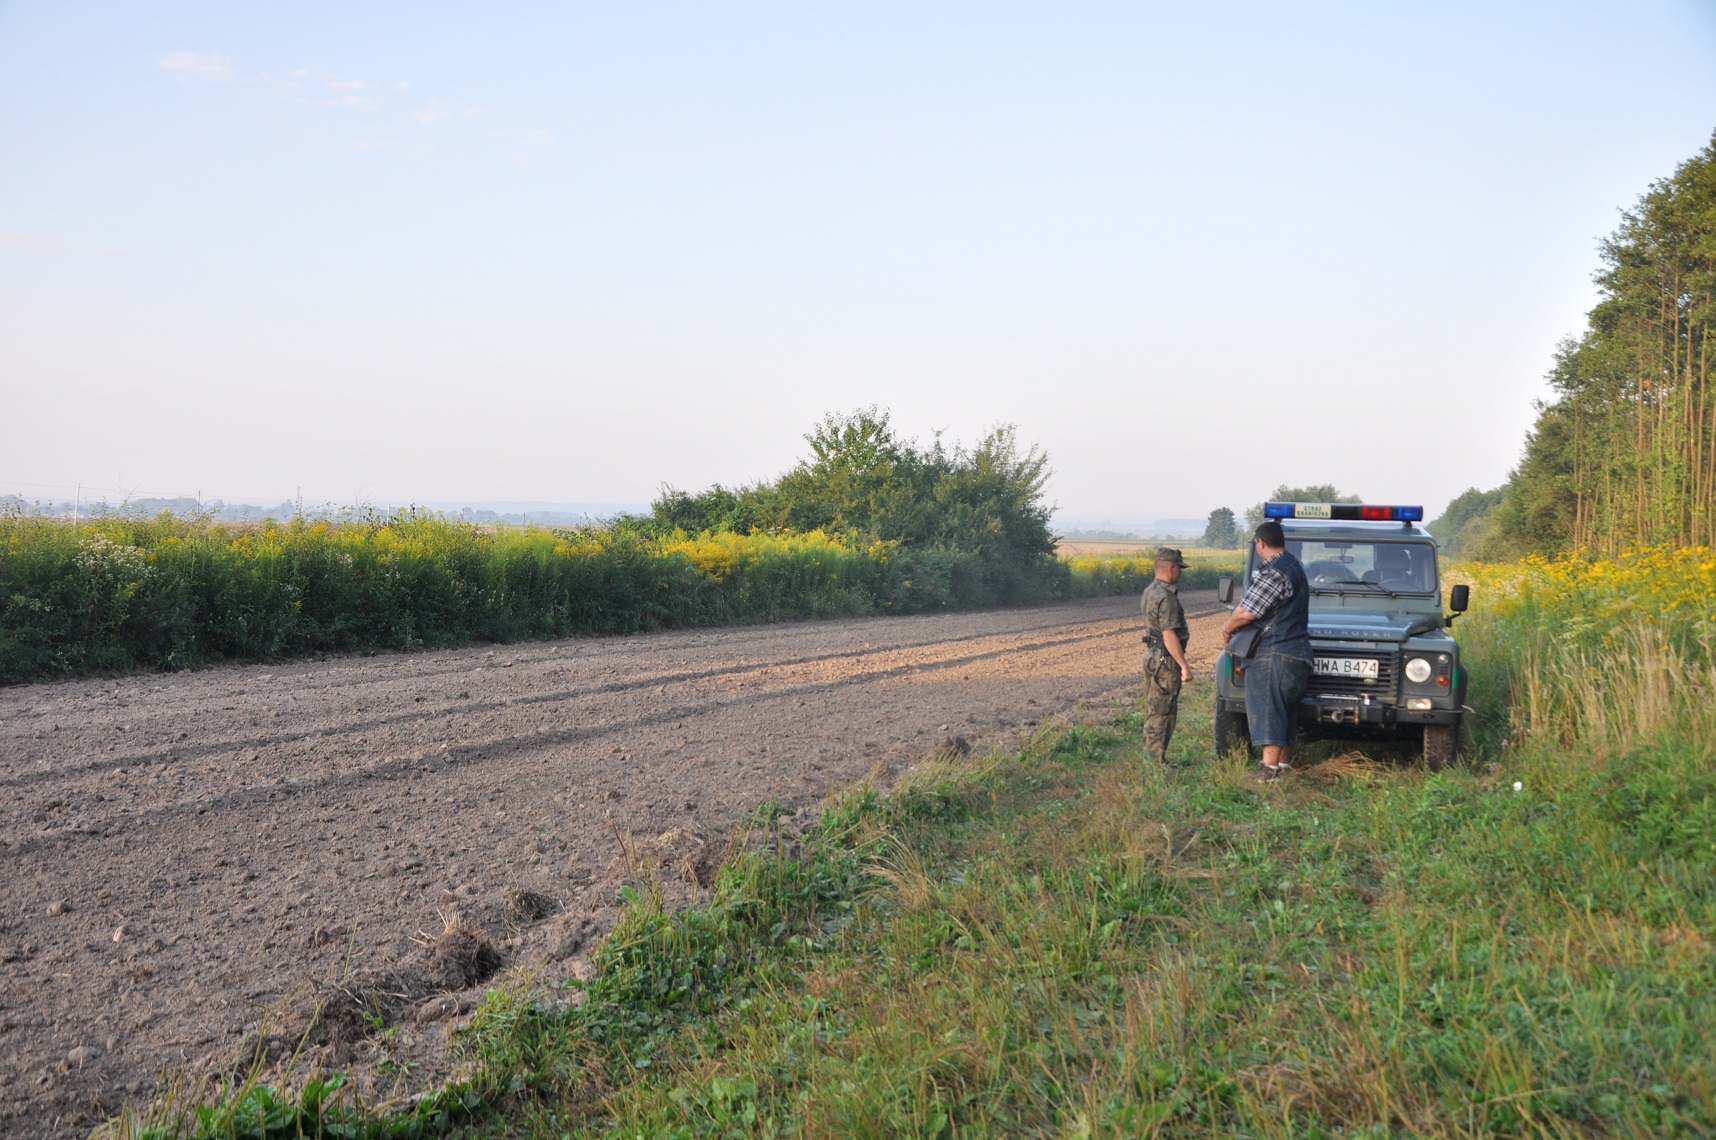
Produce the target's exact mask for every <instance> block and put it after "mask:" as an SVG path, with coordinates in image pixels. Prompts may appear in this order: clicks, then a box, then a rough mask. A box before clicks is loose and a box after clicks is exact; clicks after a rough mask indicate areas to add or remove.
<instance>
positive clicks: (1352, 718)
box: [1215, 503, 1467, 769]
mask: <svg viewBox="0 0 1716 1140" xmlns="http://www.w3.org/2000/svg"><path fill="white" fill-rule="evenodd" d="M1264 516H1265V517H1266V518H1273V519H1276V520H1278V521H1279V522H1280V523H1281V529H1282V531H1283V532H1284V533H1285V534H1286V536H1287V549H1288V550H1290V551H1292V552H1293V554H1294V555H1295V556H1296V557H1297V558H1298V559H1299V561H1300V562H1301V563H1303V564H1304V567H1305V578H1306V580H1307V581H1308V582H1309V583H1310V586H1311V654H1312V657H1313V659H1314V660H1313V664H1312V669H1311V681H1310V684H1309V685H1308V686H1307V687H1306V690H1305V697H1304V699H1303V700H1302V701H1301V702H1300V704H1299V726H1300V733H1301V734H1302V735H1305V736H1313V737H1327V736H1361V737H1362V736H1392V737H1397V738H1405V739H1407V740H1409V741H1411V742H1412V743H1417V740H1418V739H1419V738H1420V734H1421V738H1422V741H1423V747H1424V759H1425V762H1426V763H1427V764H1428V765H1429V766H1430V767H1431V768H1433V769H1441V768H1445V767H1447V766H1448V765H1450V764H1452V763H1453V762H1454V757H1455V754H1456V752H1457V751H1458V748H1459V740H1460V717H1461V714H1462V711H1463V709H1464V705H1465V697H1466V672H1465V670H1464V669H1463V668H1461V665H1460V647H1459V645H1458V644H1457V643H1456V642H1455V641H1454V639H1453V637H1451V636H1450V635H1449V633H1448V626H1449V624H1450V623H1451V622H1453V620H1454V618H1455V617H1457V616H1458V615H1459V614H1460V613H1462V612H1464V610H1465V609H1466V605H1467V588H1466V587H1465V586H1463V585H1460V586H1455V587H1454V588H1453V590H1452V591H1451V593H1450V595H1449V599H1448V605H1449V609H1451V610H1452V611H1453V612H1452V613H1444V612H1443V609H1442V586H1441V580H1440V578H1439V577H1438V573H1437V566H1436V540H1435V539H1434V538H1432V537H1431V536H1430V532H1429V531H1426V530H1425V529H1424V528H1423V527H1422V526H1419V525H1417V524H1418V523H1419V521H1420V520H1422V519H1423V517H1424V509H1423V508H1422V507H1405V506H1372V505H1359V504H1347V503H1266V504H1264ZM1256 571H1257V551H1256V548H1255V547H1253V549H1252V551H1251V557H1250V560H1249V561H1248V563H1247V565H1246V568H1245V576H1244V578H1243V580H1242V581H1241V583H1240V584H1239V590H1238V592H1236V591H1235V583H1234V581H1233V579H1232V578H1223V579H1221V581H1220V583H1219V584H1218V586H1217V587H1216V597H1217V598H1218V599H1219V600H1220V601H1221V603H1222V604H1223V605H1225V606H1228V607H1229V608H1230V609H1231V608H1232V607H1233V606H1234V605H1235V604H1237V601H1238V599H1239V597H1241V596H1242V595H1243V592H1244V587H1245V585H1246V584H1248V583H1249V582H1250V581H1251V576H1252V574H1254V573H1256ZM1215 744H1216V751H1217V752H1218V753H1222V754H1225V753H1227V752H1228V751H1229V750H1230V749H1232V748H1237V747H1247V748H1249V747H1250V735H1249V733H1248V732H1247V728H1246V721H1245V662H1244V661H1243V660H1237V659H1234V658H1231V657H1230V656H1229V655H1228V654H1227V653H1226V652H1225V651H1224V652H1223V653H1222V655H1221V657H1220V658H1219V659H1218V660H1217V662H1216V707H1215Z"/></svg>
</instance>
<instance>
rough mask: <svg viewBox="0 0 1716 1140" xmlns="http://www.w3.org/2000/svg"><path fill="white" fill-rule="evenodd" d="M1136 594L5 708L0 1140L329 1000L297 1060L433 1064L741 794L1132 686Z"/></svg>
mask: <svg viewBox="0 0 1716 1140" xmlns="http://www.w3.org/2000/svg"><path fill="white" fill-rule="evenodd" d="M1185 596H1186V600H1187V603H1188V607H1187V608H1188V611H1189V612H1190V613H1191V614H1192V615H1193V650H1194V654H1193V656H1194V665H1200V666H1202V667H1203V668H1205V669H1207V668H1208V666H1209V663H1210V661H1211V660H1212V659H1213V657H1214V652H1215V646H1216V644H1217V640H1218V639H1217V637H1216V629H1217V628H1218V625H1219V622H1218V620H1217V615H1219V614H1220V612H1221V611H1220V610H1219V609H1218V608H1217V607H1216V606H1215V603H1214V598H1213V595H1212V594H1209V593H1197V594H1193V593H1188V594H1187V595H1185ZM1137 604H1138V603H1137V599H1136V598H1105V599H1094V600H1089V601H1084V602H1078V603H1072V604H1066V605H1059V606H1052V607H1042V608H1033V609H1021V610H1007V611H991V612H983V613H967V614H950V615H942V616H932V617H911V618H873V619H861V620H844V621H828V622H806V623H798V624H785V625H773V626H751V627H742V628H732V629H720V630H695V631H677V632H669V633H659V634H649V635H643V636H637V637H628V638H611V639H568V640H563V641H551V642H531V643H527V644H518V645H505V646H480V647H471V648H466V649H459V650H450V651H438V652H427V653H415V654H400V655H386V656H374V657H347V658H337V659H330V660H325V661H316V662H305V661H298V662H288V663H282V664H276V665H253V666H233V667H224V668H219V669H212V670H207V671H204V672H197V673H183V674H174V675H160V674H156V675H146V676H131V677H125V678H121V679H119V680H88V681H75V682H66V683H59V684H53V685H39V686H23V687H16V688H11V689H6V690H0V789H3V793H0V794H3V797H4V798H3V801H0V820H4V826H3V827H0V869H3V872H4V873H3V876H0V1134H4V1135H19V1136H52V1135H72V1134H83V1133H86V1132H87V1131H88V1130H89V1129H90V1127H91V1126H93V1125H94V1124H97V1123H99V1122H100V1120H102V1119H103V1118H105V1117H106V1116H108V1115H110V1114H111V1113H113V1112H115V1111H116V1110H117V1109H118V1108H119V1107H120V1106H121V1104H123V1103H125V1102H128V1101H129V1102H132V1103H136V1102H138V1101H140V1100H146V1099H147V1098H148V1097H149V1096H150V1094H151V1092H152V1090H153V1089H154V1087H155V1082H156V1080H157V1078H158V1077H159V1075H160V1074H162V1073H163V1072H165V1071H171V1070H173V1069H175V1068H178V1069H179V1070H180V1071H181V1072H184V1073H188V1074H190V1075H191V1076H192V1077H193V1078H196V1077H199V1076H204V1075H207V1074H210V1073H218V1072H220V1071H222V1070H223V1067H226V1068H230V1066H231V1065H232V1064H233V1062H234V1058H236V1057H241V1056H252V1055H254V1054H255V1052H256V1049H257V1047H258V1043H259V1042H260V1045H261V1048H262V1050H263V1054H264V1056H265V1057H266V1058H267V1059H269V1060H271V1061H274V1062H276V1063H283V1062H281V1057H282V1054H283V1053H289V1052H291V1050H292V1047H293V1046H294V1045H295V1044H296V1042H297V1040H298V1039H299V1037H301V1036H302V1035H303V1033H304V1030H305V1028H306V1026H307V1025H309V1024H310V1023H309V1013H310V1012H311V1011H313V1010H314V1009H316V1008H317V1007H321V1008H322V1009H323V1014H322V1018H321V1021H320V1022H318V1023H317V1025H316V1027H315V1029H314V1031H313V1032H312V1034H311V1040H310V1045H309V1049H308V1054H309V1055H308V1059H307V1060H301V1061H300V1062H299V1070H298V1071H300V1072H301V1071H302V1068H303V1066H304V1065H305V1064H307V1063H317V1064H323V1065H337V1066H341V1067H351V1068H353V1069H354V1070H357V1071H360V1072H362V1073H363V1074H364V1079H365V1080H366V1081H370V1082H385V1081H386V1080H392V1079H396V1077H389V1076H387V1074H388V1073H390V1072H392V1073H394V1074H397V1072H398V1070H399V1069H400V1068H402V1067H406V1062H411V1065H410V1066H409V1071H410V1074H411V1076H410V1080H409V1081H407V1082H406V1084H407V1085H408V1084H409V1083H410V1082H411V1081H415V1082H418V1083H421V1082H422V1081H423V1080H426V1079H429V1078H432V1077H433V1076H434V1075H435V1074H436V1073H437V1072H438V1071H439V1070H438V1068H437V1066H438V1065H439V1064H441V1063H442V1060H444V1054H445V1042H446V1039H447V1028H448V1026H449V1025H453V1024H457V1023H458V1022H459V1019H460V1018H461V1017H462V1016H464V1015H465V1014H467V1013H468V1012H469V1010H470V1008H471V1007H472V1005H473V1004H474V1002H475V1001H476V1000H477V998H478V997H479V996H480V994H481V992H482V989H483V986H484V984H485V983H488V984H493V981H492V975H494V974H495V973H496V972H497V971H501V970H513V971H530V972H532V975H533V976H535V977H537V978H539V979H547V980H549V981H552V980H553V979H554V978H555V977H556V976H563V975H566V974H577V973H578V972H580V971H581V970H582V969H584V968H585V967H584V966H583V956H584V954H585V953H587V951H588V949H589V946H590V943H591V941H592V940H593V939H594V938H595V937H597V936H599V935H600V933H601V932H602V931H603V930H604V929H606V928H607V927H608V926H611V925H612V922H613V919H614V916H615V913H616V912H615V910H614V903H615V896H616V892H617V890H618V889H619V887H620V886H621V884H622V883H623V882H624V881H626V880H627V879H628V878H635V877H637V876H639V875H641V874H648V873H652V871H654V872H655V873H659V874H660V877H661V878H662V879H663V880H664V881H667V882H670V883H672V884H679V889H681V890H682V893H691V892H694V891H695V890H696V889H697V886H698V884H699V883H704V884H706V883H707V881H708V879H709V876H710V874H711V873H712V871H713V869H714V867H715V866H716V865H718V863H719V859H720V856H721V853H722V851H723V850H724V849H725V847H726V844H727V841H728V838H729V836H730V834H731V832H732V829H733V826H734V824H735V822H737V821H740V820H742V819H745V818H747V817H748V816H749V815H750V814H751V813H752V812H753V811H754V809H755V808H756V807H757V806H758V805H759V804H760V803H763V802H765V801H767V800H770V799H774V800H777V801H779V802H781V803H782V804H783V805H784V806H785V808H786V810H787V812H788V813H792V812H797V813H799V815H800V817H801V818H803V817H806V815H807V813H808V812H809V810H810V809H811V808H812V807H813V806H814V805H815V804H816V803H817V802H818V801H820V800H821V799H823V798H824V797H825V796H826V795H827V794H829V793H830V791H832V790H836V789H839V788H841V787H844V786H848V785H850V784H852V783H854V782H856V781H858V780H860V779H862V778H864V777H865V776H866V775H867V774H871V773H878V774H879V776H880V778H882V779H886V778H887V777H888V776H889V775H890V774H892V773H894V772H897V771H899V770H900V769H901V768H903V767H904V766H906V765H909V764H911V763H913V762H915V761H917V760H919V759H921V758H923V757H924V756H926V755H929V754H934V753H936V752H938V751H939V750H941V749H942V748H944V747H945V746H947V745H948V744H951V743H955V738H961V737H963V738H964V739H965V740H966V741H968V742H969V743H970V744H972V745H973V746H976V747H980V748H981V747H985V746H989V745H993V744H1005V743H1007V741H1008V739H1009V738H1010V737H1013V736H1016V735H1017V734H1018V733H1020V732H1023V731H1029V730H1030V729H1031V728H1033V727H1034V726H1036V725H1038V724H1040V723H1041V721H1042V720H1043V719H1044V718H1045V717H1050V716H1054V715H1066V714H1071V713H1074V712H1075V710H1077V709H1079V708H1081V707H1083V708H1096V709H1103V710H1106V709H1107V708H1109V707H1110V705H1111V703H1112V702H1113V701H1114V700H1117V699H1126V698H1129V697H1134V696H1136V692H1137V681H1138V671H1139V644H1138V636H1137V624H1138V623H1137V618H1136V612H1137V610H1136V607H1137ZM378 1024H379V1025H383V1026H385V1027H387V1028H388V1029H390V1030H391V1032H388V1033H385V1034H381V1035H378V1034H377V1033H376V1032H375V1027H376V1026H377V1025H378ZM437 1048H439V1050H440V1057H441V1058H442V1060H438V1059H437V1053H436V1050H437ZM389 1061H392V1062H393V1063H392V1064H389V1063H388V1062H389ZM401 1087H405V1086H401Z"/></svg>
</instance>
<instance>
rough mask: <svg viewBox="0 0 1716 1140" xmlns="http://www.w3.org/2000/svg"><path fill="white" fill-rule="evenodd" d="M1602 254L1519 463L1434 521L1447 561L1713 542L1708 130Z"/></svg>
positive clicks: (1715, 426) (1714, 251)
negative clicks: (1448, 550)
mask: <svg viewBox="0 0 1716 1140" xmlns="http://www.w3.org/2000/svg"><path fill="white" fill-rule="evenodd" d="M1598 248H1599V255H1600V258H1601V263H1600V268H1599V269H1598V271H1597V273H1596V274H1595V280H1596V282H1597V286H1598V289H1599V300H1598V302H1597V305H1596V307H1595V308H1593V309H1592V310H1591V312H1590V314H1589V316H1588V318H1587V322H1586V327H1585V329H1584V331H1583V332H1582V333H1581V334H1580V335H1579V336H1577V337H1569V338H1568V339H1567V340H1565V341H1563V342H1562V343H1561V345H1560V346H1559V348H1558V350H1557V351H1556V354H1555V363H1554V366H1553V367H1552V368H1551V370H1550V372H1549V377H1548V379H1549V382H1550V385H1551V388H1552V395H1551V396H1550V398H1549V399H1547V400H1545V401H1543V402H1542V403H1540V404H1539V406H1538V415H1537V420H1536V422H1535V423H1534V424H1533V426H1532V428H1531V431H1530V432H1529V433H1528V434H1527V436H1526V441H1525V450H1524V454H1523V456H1522V457H1521V460H1520V463H1519V466H1518V467H1517V468H1515V469H1514V471H1513V472H1512V473H1511V474H1510V475H1509V477H1508V481H1507V483H1506V484H1505V485H1503V486H1502V487H1499V488H1496V489H1494V490H1490V491H1480V490H1479V489H1477V488H1472V489H1471V490H1469V491H1467V492H1466V493H1465V494H1463V495H1461V496H1460V497H1459V498H1457V499H1455V500H1454V501H1453V502H1452V503H1451V504H1449V507H1448V510H1447V511H1446V512H1445V513H1444V515H1443V517H1442V518H1441V519H1439V520H1437V521H1436V522H1435V523H1433V524H1432V526H1431V529H1432V531H1434V532H1435V533H1436V534H1437V535H1438V537H1440V538H1443V539H1444V541H1445V542H1449V543H1451V544H1452V546H1453V547H1454V549H1455V551H1456V553H1464V554H1468V555H1471V556H1475V557H1479V558H1484V559H1498V560H1499V559H1511V558H1517V557H1519V556H1520V555H1522V554H1527V553H1533V552H1538V553H1552V552H1557V551H1565V550H1589V551H1594V552H1598V553H1604V554H1615V553H1618V552H1620V551H1621V550H1623V549H1625V548H1627V547H1629V546H1633V545H1637V544H1641V543H1642V544H1649V545H1661V544H1667V545H1672V546H1688V545H1707V544H1711V543H1713V542H1716V398H1713V396H1712V392H1711V387H1710V365H1711V363H1712V361H1711V355H1712V352H1711V344H1710V332H1711V325H1712V322H1713V321H1716V135H1713V136H1712V138H1711V141H1710V142H1709V143H1708V144H1706V145H1705V147H1704V149H1703V150H1701V151H1699V152H1698V153H1697V154H1696V155H1694V156H1693V157H1692V158H1691V159H1689V160H1687V161H1686V162H1685V163H1682V164H1681V166H1680V167H1679V168H1678V169H1676V170H1675V172H1674V173H1673V174H1672V175H1670V176H1669V177H1667V178H1663V179H1660V180H1659V181H1657V182H1656V183H1654V184H1653V185H1652V186H1651V187H1650V188H1649V189H1648V190H1647V191H1646V192H1645V194H1644V195H1643V196H1642V197H1641V198H1640V199H1639V200H1638V203H1637V204H1636V205H1635V206H1634V207H1633V208H1632V209H1630V210H1628V211H1626V212H1625V213H1624V214H1623V216H1622V220H1621V224H1620V226H1619V228H1618V229H1616V230H1615V232H1614V233H1613V234H1611V235H1610V236H1609V237H1608V238H1607V239H1605V240H1604V241H1603V243H1602V244H1601V245H1600V246H1599V247H1598Z"/></svg>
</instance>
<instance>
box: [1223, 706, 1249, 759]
mask: <svg viewBox="0 0 1716 1140" xmlns="http://www.w3.org/2000/svg"><path fill="white" fill-rule="evenodd" d="M1236 748H1243V749H1245V754H1246V756H1248V757H1249V756H1250V755H1251V729H1250V727H1249V726H1248V725H1247V724H1246V723H1245V714H1244V713H1240V712H1229V711H1228V710H1227V709H1224V708H1222V707H1221V706H1220V705H1219V704H1218V705H1216V711H1215V749H1216V755H1217V756H1226V755H1227V754H1228V753H1229V752H1232V751H1233V750H1234V749H1236Z"/></svg>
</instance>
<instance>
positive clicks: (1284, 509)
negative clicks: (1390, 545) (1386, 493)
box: [1263, 503, 1424, 523]
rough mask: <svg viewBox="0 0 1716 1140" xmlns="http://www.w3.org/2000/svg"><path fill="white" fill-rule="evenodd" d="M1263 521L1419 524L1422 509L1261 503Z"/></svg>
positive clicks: (1356, 505) (1338, 504)
mask: <svg viewBox="0 0 1716 1140" xmlns="http://www.w3.org/2000/svg"><path fill="white" fill-rule="evenodd" d="M1263 517H1264V518H1266V519H1332V520H1335V521H1339V522H1403V523H1406V522H1420V521H1422V520H1423V518H1424V508H1423V507H1378V506H1372V505H1371V504H1369V503H1264V504H1263Z"/></svg>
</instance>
